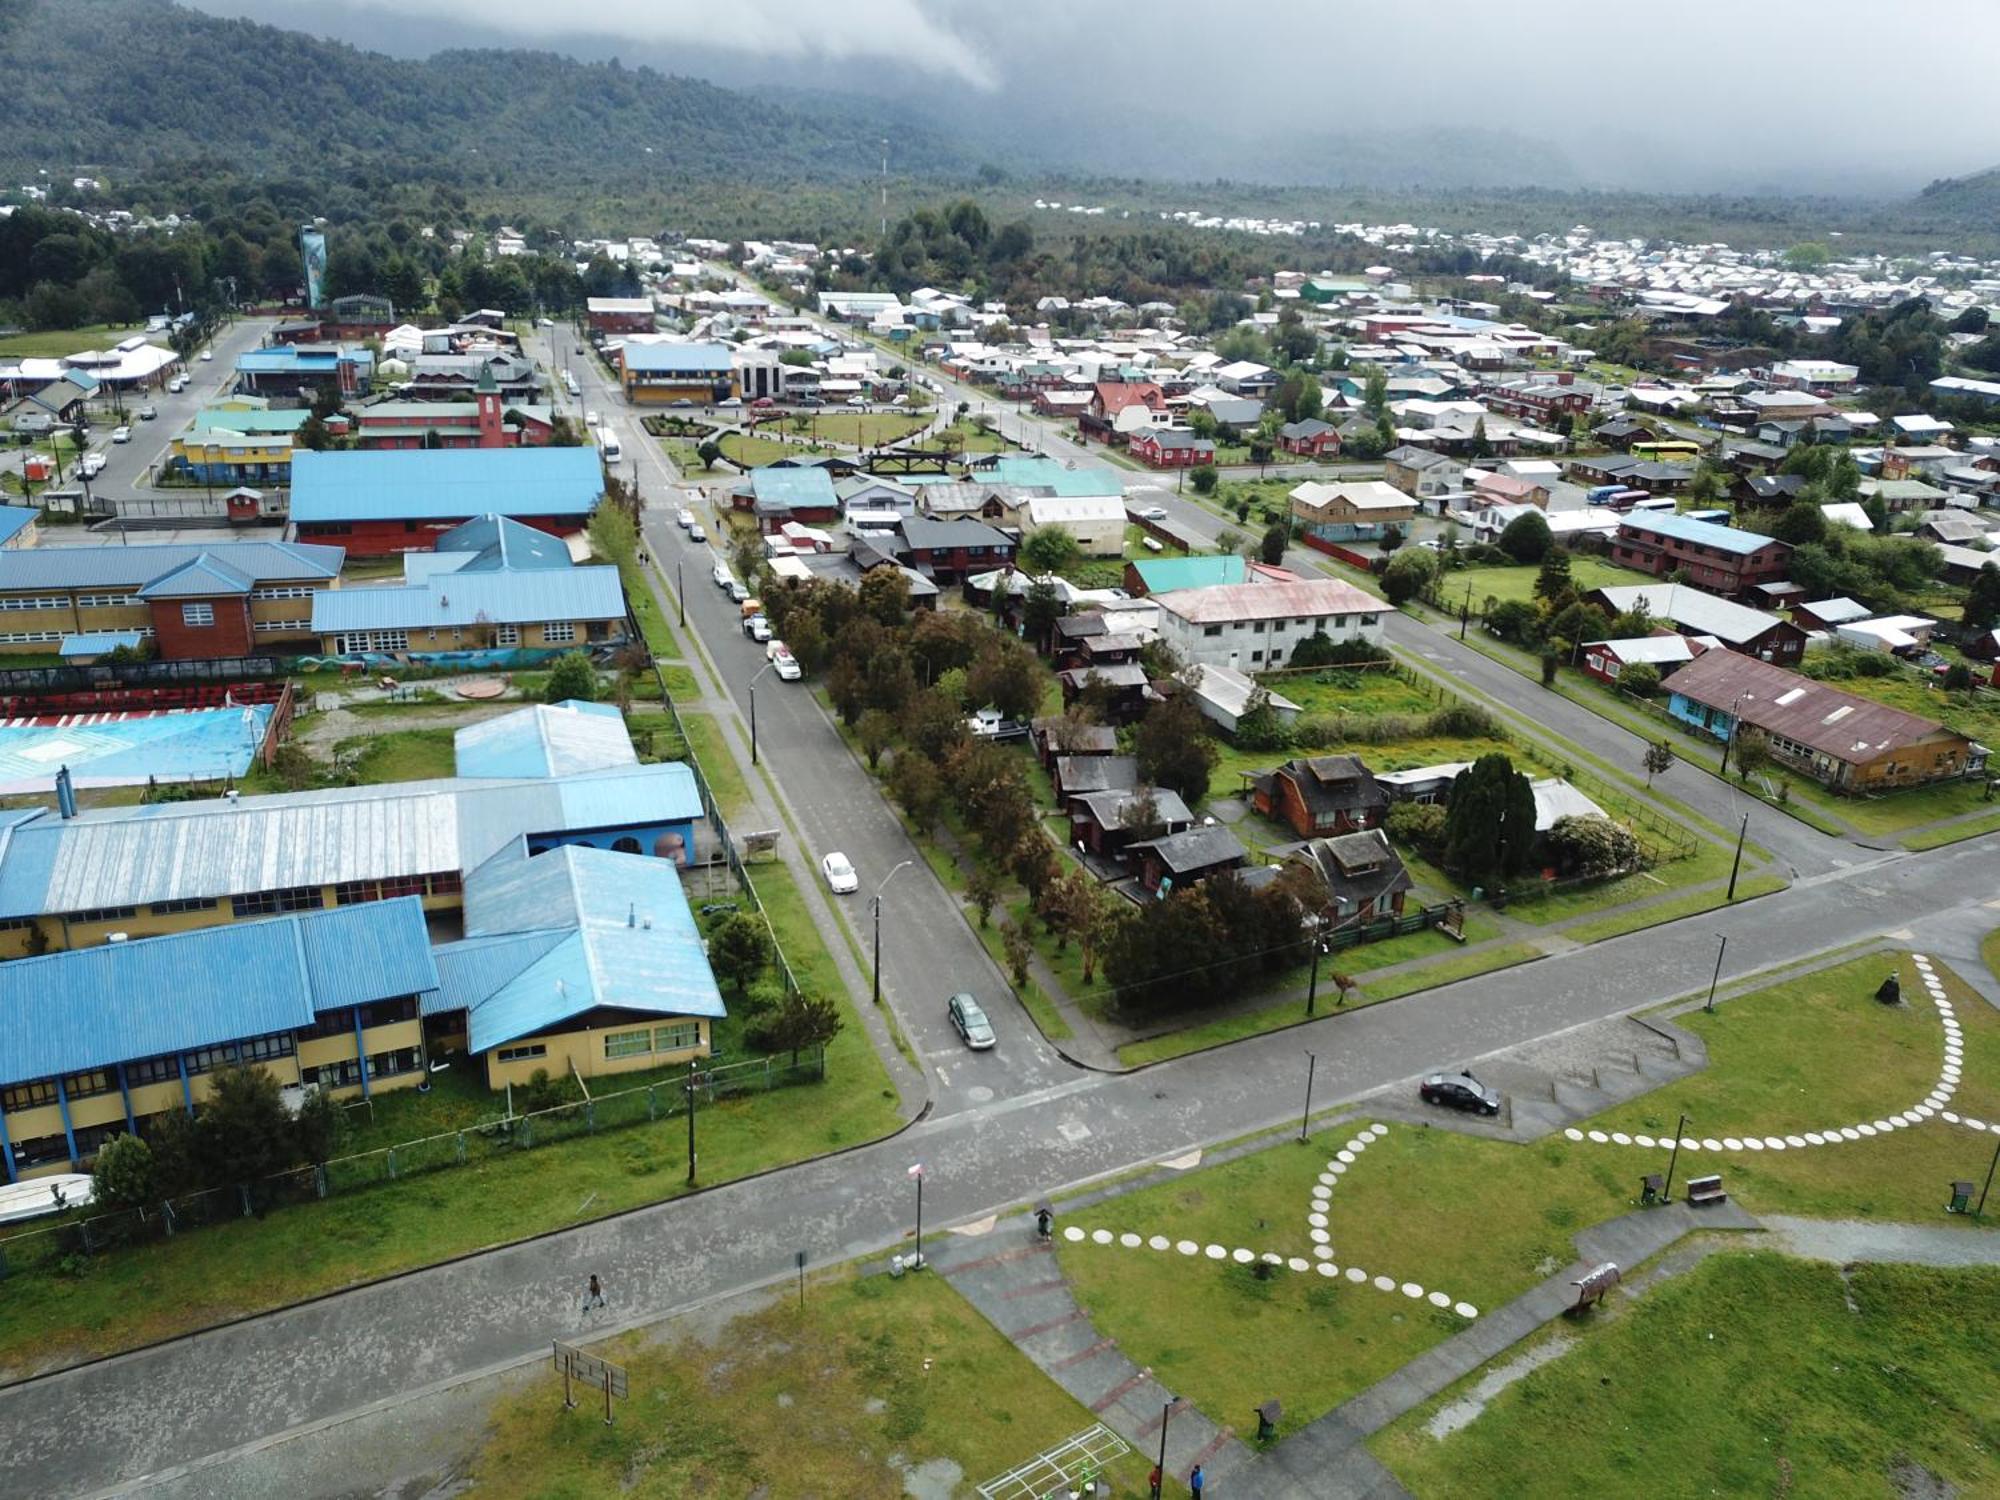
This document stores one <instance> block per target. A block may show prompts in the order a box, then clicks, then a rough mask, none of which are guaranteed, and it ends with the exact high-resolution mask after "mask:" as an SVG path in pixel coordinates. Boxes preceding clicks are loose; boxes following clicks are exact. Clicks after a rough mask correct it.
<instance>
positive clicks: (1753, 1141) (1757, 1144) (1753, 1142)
mask: <svg viewBox="0 0 2000 1500" xmlns="http://www.w3.org/2000/svg"><path fill="white" fill-rule="evenodd" d="M1743 1144H1744V1145H1746V1146H1748V1147H1749V1148H1750V1149H1751V1150H1752V1151H1762V1150H1763V1149H1764V1143H1763V1142H1762V1141H1760V1140H1758V1139H1757V1137H1756V1136H1754V1135H1752V1136H1745V1137H1744V1138H1743ZM1778 1149H1779V1150H1780V1151H1782V1150H1784V1149H1785V1148H1784V1143H1783V1142H1780V1143H1779V1145H1778Z"/></svg>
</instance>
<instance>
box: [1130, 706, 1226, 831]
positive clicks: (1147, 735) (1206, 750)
mask: <svg viewBox="0 0 2000 1500" xmlns="http://www.w3.org/2000/svg"><path fill="white" fill-rule="evenodd" d="M1132 749H1133V753H1134V755H1135V756H1137V758H1138V761H1139V775H1140V777H1141V778H1142V779H1144V780H1145V781H1146V782H1147V783H1149V784H1150V785H1153V786H1163V787H1166V788H1167V789H1168V790H1169V791H1172V792H1175V793H1178V794H1179V796H1180V799H1181V801H1183V802H1185V803H1186V804H1187V805H1188V806H1189V807H1193V806H1195V805H1196V804H1197V803H1198V802H1200V801H1201V800H1202V798H1204V797H1206V796H1207V795H1208V778H1209V775H1210V774H1211V773H1212V772H1213V771H1214V770H1215V763H1216V762H1217V761H1218V760H1220V759H1221V752H1220V751H1218V750H1217V749H1216V747H1215V742H1214V741H1213V740H1212V739H1210V738H1209V734H1208V720H1207V718H1205V717H1204V716H1203V714H1202V711H1201V710H1200V709H1199V708H1198V707H1196V706H1195V701H1194V695H1193V694H1192V693H1175V694H1174V695H1173V696H1172V697H1170V698H1166V699H1164V700H1162V701H1161V702H1158V703H1155V704H1154V705H1153V706H1152V707H1151V708H1150V709H1148V710H1147V712H1146V717H1145V718H1143V719H1141V720H1140V721H1139V729H1138V732H1137V733H1136V734H1135V735H1134V736H1133V741H1132Z"/></svg>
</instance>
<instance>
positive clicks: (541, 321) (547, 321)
mask: <svg viewBox="0 0 2000 1500" xmlns="http://www.w3.org/2000/svg"><path fill="white" fill-rule="evenodd" d="M535 326H536V327H537V328H553V327H555V326H556V320H555V319H554V318H537V319H535Z"/></svg>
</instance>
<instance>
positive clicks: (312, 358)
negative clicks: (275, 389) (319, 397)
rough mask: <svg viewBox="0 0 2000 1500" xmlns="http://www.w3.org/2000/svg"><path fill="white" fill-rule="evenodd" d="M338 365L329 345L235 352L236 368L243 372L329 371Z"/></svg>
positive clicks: (337, 355)
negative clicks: (237, 353) (324, 346)
mask: <svg viewBox="0 0 2000 1500" xmlns="http://www.w3.org/2000/svg"><path fill="white" fill-rule="evenodd" d="M339 365H340V355H339V354H338V353H336V352H335V351H334V350H331V349H284V348H279V349H246V350H245V351H244V352H243V353H241V354H239V355H237V356H236V368H237V369H239V370H241V371H242V372H243V373H244V374H246V375H286V374H291V373H297V374H301V375H331V374H332V373H333V372H334V371H335V370H336V369H337V368H339Z"/></svg>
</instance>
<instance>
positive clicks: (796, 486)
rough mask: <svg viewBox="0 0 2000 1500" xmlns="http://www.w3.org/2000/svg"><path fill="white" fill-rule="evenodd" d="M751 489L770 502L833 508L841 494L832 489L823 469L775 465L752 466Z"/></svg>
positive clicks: (757, 495)
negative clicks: (758, 467)
mask: <svg viewBox="0 0 2000 1500" xmlns="http://www.w3.org/2000/svg"><path fill="white" fill-rule="evenodd" d="M750 493H751V494H753V495H755V496H756V497H757V499H758V500H759V501H760V502H763V503H765V504H770V505H778V506H789V507H799V506H804V507H806V508H808V509H822V510H824V509H835V508H838V506H839V504H840V497H839V496H838V495H836V494H834V492H833V476H832V475H830V474H828V473H827V472H826V470H824V469H817V468H802V467H795V466H792V465H775V466H769V467H766V468H762V469H754V470H752V471H751V474H750Z"/></svg>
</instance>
